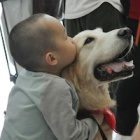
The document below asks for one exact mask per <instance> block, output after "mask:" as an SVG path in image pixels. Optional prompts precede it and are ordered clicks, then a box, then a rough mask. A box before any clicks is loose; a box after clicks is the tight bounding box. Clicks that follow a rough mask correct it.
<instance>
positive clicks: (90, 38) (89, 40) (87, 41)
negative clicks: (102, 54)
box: [84, 37, 94, 45]
mask: <svg viewBox="0 0 140 140" xmlns="http://www.w3.org/2000/svg"><path fill="white" fill-rule="evenodd" d="M93 40H94V38H93V37H89V38H87V39H86V41H85V43H84V45H86V44H88V43H90V42H92V41H93Z"/></svg>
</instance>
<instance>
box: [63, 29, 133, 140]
mask: <svg viewBox="0 0 140 140" xmlns="http://www.w3.org/2000/svg"><path fill="white" fill-rule="evenodd" d="M119 30H122V29H116V30H112V31H110V32H107V33H104V32H103V31H102V30H101V29H100V28H98V29H95V30H86V31H83V32H81V33H79V34H78V35H76V36H75V37H74V41H75V43H76V46H77V56H76V60H75V62H74V63H73V64H71V65H70V66H69V67H67V68H66V69H65V70H64V71H63V73H62V77H64V78H65V79H67V80H68V81H69V83H70V84H72V85H74V86H75V88H76V91H77V94H78V97H79V101H80V108H79V109H87V110H102V109H104V108H108V107H112V106H114V105H115V101H113V100H112V99H111V98H110V95H109V90H108V83H110V82H113V81H118V80H120V79H124V78H128V77H118V78H116V79H112V80H110V81H99V80H97V79H96V78H95V76H94V68H95V66H97V65H98V64H100V63H104V62H107V61H109V60H112V58H114V57H115V56H116V55H117V54H119V53H120V52H122V51H123V50H124V48H125V47H126V46H128V44H129V43H131V45H130V46H131V47H132V43H133V41H132V40H133V39H132V38H131V41H130V42H129V41H128V40H127V39H126V40H125V39H121V38H119V37H118V36H117V34H118V31H119ZM87 39H88V40H87ZM90 39H91V40H92V39H93V40H92V41H90ZM85 41H87V43H85ZM88 42H89V43H88ZM131 47H130V49H131ZM131 76H132V75H130V76H129V77H131ZM107 129H108V128H107ZM106 135H107V137H108V138H109V137H110V135H111V133H109V134H107V133H106ZM97 139H98V140H100V139H101V138H99V136H97V137H96V140H97ZM109 139H110V138H109Z"/></svg>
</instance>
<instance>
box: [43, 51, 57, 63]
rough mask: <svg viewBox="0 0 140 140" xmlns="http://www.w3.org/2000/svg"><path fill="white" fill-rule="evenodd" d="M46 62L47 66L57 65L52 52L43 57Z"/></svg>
mask: <svg viewBox="0 0 140 140" xmlns="http://www.w3.org/2000/svg"><path fill="white" fill-rule="evenodd" d="M45 59H46V62H47V63H48V64H49V65H52V66H54V65H56V64H57V63H58V61H57V59H56V58H55V56H54V54H53V53H52V52H48V53H47V54H46V56H45Z"/></svg>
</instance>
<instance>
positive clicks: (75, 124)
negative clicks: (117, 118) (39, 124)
mask: <svg viewBox="0 0 140 140" xmlns="http://www.w3.org/2000/svg"><path fill="white" fill-rule="evenodd" d="M58 86H59V87H57V85H56V86H55V88H54V89H52V88H50V89H51V91H48V94H46V96H45V97H44V98H43V100H42V104H41V109H40V110H41V111H42V113H43V115H44V117H45V120H46V122H47V124H48V125H49V127H50V128H51V130H52V132H53V133H54V135H55V136H56V138H57V139H60V140H85V139H87V140H93V138H94V136H95V135H96V133H97V130H98V127H97V124H96V123H95V122H94V121H93V120H92V119H90V118H86V119H83V120H77V119H76V115H77V113H76V111H75V110H74V109H73V100H72V99H73V95H74V94H73V92H74V91H73V90H72V89H71V88H70V87H69V86H68V85H67V84H65V85H63V86H62V87H61V86H60V85H58Z"/></svg>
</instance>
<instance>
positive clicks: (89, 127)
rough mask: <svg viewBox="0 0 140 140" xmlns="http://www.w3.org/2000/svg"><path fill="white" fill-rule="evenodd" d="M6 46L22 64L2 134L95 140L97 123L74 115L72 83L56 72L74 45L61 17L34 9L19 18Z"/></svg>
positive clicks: (12, 139)
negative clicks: (25, 16)
mask: <svg viewBox="0 0 140 140" xmlns="http://www.w3.org/2000/svg"><path fill="white" fill-rule="evenodd" d="M9 44H10V51H11V54H12V56H13V58H14V59H15V60H16V62H17V63H18V64H19V65H21V66H22V67H23V68H25V70H23V71H22V72H21V73H20V75H19V76H18V78H17V81H16V84H15V86H14V87H13V89H12V90H11V93H10V95H9V101H8V106H7V112H6V116H5V123H4V127H3V130H2V134H1V140H87V139H88V140H93V138H94V136H95V134H96V132H97V129H98V128H97V125H96V123H95V122H94V121H93V120H92V119H90V118H86V119H82V120H77V119H76V115H77V111H78V107H79V102H78V97H77V94H76V92H75V89H74V88H73V87H72V86H70V85H69V84H68V83H67V81H66V80H65V79H62V78H61V77H59V76H60V73H61V70H62V69H63V68H64V67H66V66H67V65H69V64H70V63H72V62H73V61H74V59H75V55H76V48H75V44H74V43H73V41H72V39H71V38H69V37H68V36H67V35H66V33H65V29H64V27H63V26H62V25H61V23H60V22H59V21H58V20H57V19H55V18H53V17H51V16H49V15H45V14H36V15H33V16H31V17H30V18H28V19H26V20H24V21H22V22H20V23H19V24H17V25H16V26H15V27H14V28H13V29H12V31H11V33H10V37H9Z"/></svg>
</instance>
